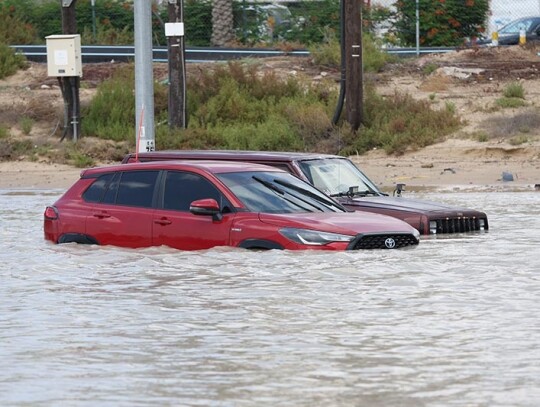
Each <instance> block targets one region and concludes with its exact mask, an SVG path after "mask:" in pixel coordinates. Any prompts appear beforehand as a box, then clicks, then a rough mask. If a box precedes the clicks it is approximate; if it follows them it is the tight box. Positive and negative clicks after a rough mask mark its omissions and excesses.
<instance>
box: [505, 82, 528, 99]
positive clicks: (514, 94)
mask: <svg viewBox="0 0 540 407" xmlns="http://www.w3.org/2000/svg"><path fill="white" fill-rule="evenodd" d="M503 95H504V97H506V98H519V99H525V89H524V88H523V85H522V84H521V83H520V82H511V83H509V84H508V85H506V87H505V88H504V90H503Z"/></svg>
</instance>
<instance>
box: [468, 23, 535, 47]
mask: <svg viewBox="0 0 540 407" xmlns="http://www.w3.org/2000/svg"><path fill="white" fill-rule="evenodd" d="M521 30H524V31H525V40H526V42H532V41H538V40H539V39H540V16H539V17H523V18H519V19H517V20H514V21H511V22H509V23H508V24H506V25H504V26H503V27H501V28H499V30H498V34H499V35H498V38H499V39H498V41H499V45H517V44H519V35H520V34H519V33H520V31H521ZM476 43H477V44H478V45H490V44H491V43H492V40H491V38H488V37H486V38H481V39H479V40H478V41H477V42H476Z"/></svg>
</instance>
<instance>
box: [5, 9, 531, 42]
mask: <svg viewBox="0 0 540 407" xmlns="http://www.w3.org/2000/svg"><path fill="white" fill-rule="evenodd" d="M147 1H153V5H154V7H153V20H152V24H153V31H152V32H153V43H154V45H166V38H165V35H164V28H163V25H164V23H165V22H167V21H168V13H167V5H168V0H147ZM177 1H181V0H177ZM219 1H225V2H227V1H230V0H183V3H182V4H183V8H184V23H185V40H186V44H187V45H188V46H211V45H213V44H212V25H213V24H212V8H213V5H214V4H215V3H217V2H219ZM60 3H61V1H60V0H0V17H1V16H2V13H3V14H6V13H8V14H11V15H16V16H18V18H19V19H20V20H21V21H23V22H24V23H25V24H26V27H25V29H26V30H27V31H28V30H33V32H34V33H35V35H34V39H33V41H34V42H44V38H45V37H46V36H48V35H51V34H58V33H60V32H61V13H60ZM229 4H231V5H232V12H233V21H234V23H233V27H231V28H232V31H233V34H234V40H233V42H232V43H231V44H230V45H231V46H246V47H289V48H305V47H307V46H308V45H313V44H318V43H322V42H324V41H327V40H328V38H329V37H333V38H339V33H340V24H341V21H340V0H275V1H265V0H234V1H232V3H229ZM76 10H77V25H78V31H79V33H81V35H82V42H83V44H87V45H88V44H100V45H131V44H133V31H134V27H133V20H134V18H133V0H130V1H128V0H77V3H76ZM417 13H418V14H417ZM417 15H418V20H417ZM525 16H540V0H512V1H508V0H445V1H441V0H364V11H363V18H364V31H365V32H371V33H372V34H373V36H374V37H377V38H379V39H380V41H381V43H383V44H385V45H387V46H397V47H400V46H401V47H413V46H419V47H425V46H458V45H461V44H463V43H464V42H465V41H467V40H468V39H469V38H472V37H480V36H483V35H485V36H488V35H489V34H490V33H491V31H493V30H494V29H495V28H497V27H498V28H500V27H501V26H502V25H504V24H506V23H508V22H510V21H512V20H515V19H517V18H520V17H525ZM417 22H418V25H417ZM21 45H22V44H21Z"/></svg>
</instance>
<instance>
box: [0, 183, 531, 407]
mask: <svg viewBox="0 0 540 407" xmlns="http://www.w3.org/2000/svg"><path fill="white" fill-rule="evenodd" d="M60 192H61V191H7V190H0V222H1V228H0V249H1V250H0V405H2V406H58V405H66V406H167V405H168V406H415V407H416V406H441V407H442V406H445V407H446V406H468V407H469V406H490V407H491V406H538V405H540V193H538V192H468V193H459V192H449V193H439V194H436V193H417V194H415V195H414V196H415V197H420V198H427V199H431V200H436V201H442V202H447V203H452V204H458V205H461V206H468V207H473V208H477V209H482V210H485V211H486V212H487V213H488V216H489V219H490V226H491V230H490V231H489V233H481V234H474V235H459V236H452V237H446V238H435V239H431V238H428V239H423V240H422V242H421V243H420V245H419V246H418V247H416V248H414V249H405V250H393V251H358V252H343V253H318V252H317V253H315V252H287V251H268V252H249V251H243V250H239V249H230V248H218V249H213V250H208V251H202V252H182V251H174V250H172V249H169V248H164V247H160V248H150V249H144V250H131V249H121V248H114V247H94V246H83V245H71V244H70V245H53V244H50V243H48V242H45V241H44V240H43V232H42V213H43V210H44V207H45V206H46V205H47V204H51V203H53V202H54V201H55V200H56V198H57V197H58V196H59V194H60Z"/></svg>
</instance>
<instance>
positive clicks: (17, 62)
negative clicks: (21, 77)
mask: <svg viewBox="0 0 540 407" xmlns="http://www.w3.org/2000/svg"><path fill="white" fill-rule="evenodd" d="M23 68H26V58H25V57H24V55H21V54H17V53H15V51H14V50H13V49H11V48H10V47H8V46H7V45H5V44H2V43H0V79H4V78H6V77H8V76H11V75H13V74H14V73H16V72H17V71H18V70H19V69H23Z"/></svg>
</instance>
